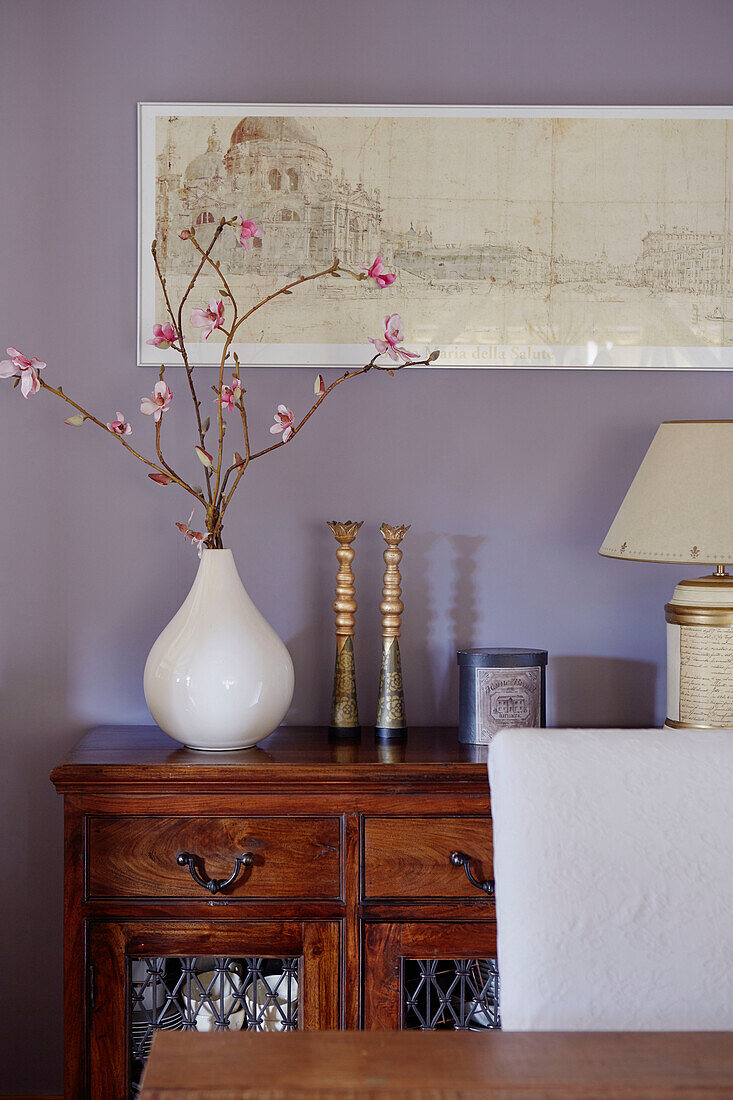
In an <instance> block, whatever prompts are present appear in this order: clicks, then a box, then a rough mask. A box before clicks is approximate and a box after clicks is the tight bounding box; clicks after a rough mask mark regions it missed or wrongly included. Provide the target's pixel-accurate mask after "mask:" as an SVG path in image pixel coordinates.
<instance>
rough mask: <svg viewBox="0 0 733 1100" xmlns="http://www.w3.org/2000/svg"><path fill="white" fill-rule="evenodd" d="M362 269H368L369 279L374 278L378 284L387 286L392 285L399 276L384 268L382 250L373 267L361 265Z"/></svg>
mask: <svg viewBox="0 0 733 1100" xmlns="http://www.w3.org/2000/svg"><path fill="white" fill-rule="evenodd" d="M361 270H362V271H366V273H367V279H374V282H375V283H376V284H377V286H381V287H385V286H391V285H392V283H393V282H394V281H395V279H396V278H397V276H396V275H390V274H389V273H388V272H387V271H385V270H384V263H383V259H382V253H381V252H380V253H379V255H378V256H377V258H376V259H375V261H374V263H373V264H372V266H371V267H364V265H363V264H362V265H361Z"/></svg>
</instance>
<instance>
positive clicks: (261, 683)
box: [143, 550, 295, 751]
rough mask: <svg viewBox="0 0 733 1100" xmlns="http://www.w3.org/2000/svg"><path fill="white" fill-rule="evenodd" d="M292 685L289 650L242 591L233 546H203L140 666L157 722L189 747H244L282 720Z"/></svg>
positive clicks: (290, 696) (248, 746)
mask: <svg viewBox="0 0 733 1100" xmlns="http://www.w3.org/2000/svg"><path fill="white" fill-rule="evenodd" d="M294 683H295V677H294V673H293V662H292V661H291V659H290V654H289V653H288V651H287V649H286V648H285V645H284V644H283V642H282V641H281V640H280V638H279V637H278V636H277V634H276V633H275V631H274V630H273V629H272V627H271V626H270V624H269V623H268V622H266V621H265V619H264V618H263V617H262V615H260V613H259V611H258V610H257V608H256V607H255V605H254V604H253V603H252V601H251V599H250V598H249V596H248V595H247V593H246V592H245V590H244V585H243V584H242V582H241V580H240V578H239V573H238V572H237V567H236V565H235V564H234V558H233V557H232V552H231V550H204V552H203V554H202V557H201V562H200V564H199V568H198V573H197V574H196V579H195V581H194V582H193V587H192V588H191V591H190V592H189V594H188V596H187V597H186V600H185V602H184V603H183V606H182V607H181V609H180V611H179V612H178V613H177V614H176V615H174V617H173V618H172V619H171V621H170V623H169V624H168V626H167V627H166V628H165V630H164V631H163V633H162V634H161V635H160V637H159V638H158V639H157V641H156V642H155V644H154V645H153V648H152V649H151V650H150V653H149V655H148V659H147V662H146V664H145V674H144V677H143V685H144V689H145V699H146V702H147V704H148V707H149V708H150V713H151V714H152V716H153V718H154V719H155V721H156V722H157V723H158V725H159V726H160V728H161V729H162V730H163V731H164V732H165V733H167V734H168V735H169V736H170V737H173V738H174V739H175V740H176V741H180V742H181V743H182V744H184V745H187V746H188V747H189V748H192V749H204V750H207V751H216V750H225V749H247V748H250V747H251V746H252V745H256V744H257V742H258V741H261V740H262V738H263V737H267V735H268V734H269V733H272V731H273V730H274V729H276V728H277V726H279V725H280V723H281V722H282V720H283V718H284V717H285V715H286V713H287V710H288V707H289V706H290V702H291V700H292V698H293V687H294Z"/></svg>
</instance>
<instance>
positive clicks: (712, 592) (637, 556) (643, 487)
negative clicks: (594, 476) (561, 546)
mask: <svg viewBox="0 0 733 1100" xmlns="http://www.w3.org/2000/svg"><path fill="white" fill-rule="evenodd" d="M599 553H601V554H603V555H605V556H606V557H609V558H628V559H629V560H631V561H665V562H675V563H679V564H680V565H684V564H693V563H700V562H704V563H711V564H712V565H714V566H715V567H716V568H715V572H713V573H711V574H709V575H708V576H704V577H697V578H695V579H694V580H683V581H680V582H679V584H678V585H677V587H676V588H675V590H674V595H673V596H672V599H671V600H670V602H669V603H668V604H666V605H665V609H664V610H665V613H666V619H667V721H666V723H665V725H667V726H671V727H673V728H675V729H728V728H731V727H733V576H730V575H729V574H728V573H727V571H726V565H727V564H729V563H731V562H733V420H669V421H666V422H665V423H663V424H661V425H660V426H659V429H658V431H657V434H656V435H655V436H654V439H653V440H652V443H651V446H650V447H649V450H648V451H647V453H646V455H645V457H644V461H643V462H642V464H641V466H640V467H639V469H638V471H637V473H636V477H635V478H634V480H633V481H632V483H631V486H630V488H629V491H628V492H627V494H626V496H625V497H624V500H623V503H622V505H621V507H620V508H619V510H618V513H617V515H616V518H615V519H614V521H613V523H612V524H611V529H610V530H609V532H608V534H607V535H606V538H605V539H604V542H603V545H602V546H601V548H600V551H599Z"/></svg>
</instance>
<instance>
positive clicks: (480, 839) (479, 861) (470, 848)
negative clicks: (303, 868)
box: [364, 817, 494, 899]
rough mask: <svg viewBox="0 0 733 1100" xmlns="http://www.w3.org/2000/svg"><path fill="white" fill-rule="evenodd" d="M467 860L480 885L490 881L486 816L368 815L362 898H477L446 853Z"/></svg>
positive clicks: (490, 871) (478, 895)
mask: <svg viewBox="0 0 733 1100" xmlns="http://www.w3.org/2000/svg"><path fill="white" fill-rule="evenodd" d="M454 851H459V852H465V853H466V854H467V855H470V856H471V857H472V858H471V873H472V874H473V875H474V877H475V878H477V879H479V881H483V880H484V879H490V878H492V877H493V856H494V853H493V846H492V841H491V818H490V817H436V818H433V817H414V818H410V819H405V818H404V817H369V818H367V819H366V820H365V822H364V881H365V897H367V898H471V899H475V898H477V897H478V898H480V897H481V893H482V892H481V891H480V890H477V888H476V887H475V886H473V885H472V884H471V883H470V882H469V881H468V878H467V877H466V872H465V871H464V870H463V868H462V867H454V866H453V864H452V863H451V861H450V854H451V852H454Z"/></svg>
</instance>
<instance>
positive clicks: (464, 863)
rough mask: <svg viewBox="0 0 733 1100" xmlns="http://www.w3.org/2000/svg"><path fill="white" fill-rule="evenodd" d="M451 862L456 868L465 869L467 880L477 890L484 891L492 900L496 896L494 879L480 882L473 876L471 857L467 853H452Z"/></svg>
mask: <svg viewBox="0 0 733 1100" xmlns="http://www.w3.org/2000/svg"><path fill="white" fill-rule="evenodd" d="M450 861H451V863H452V864H453V866H454V867H462V868H463V870H464V871H465V872H466V878H467V879H468V881H469V882H470V883H471V885H472V886H475V887H476V889H477V890H483V891H484V893H486V894H488V895H489V897H490V898H491V897H493V896H494V880H493V878H487V879H486V882H479V880H478V879H477V878H476V877H475V876H474V875H472V874H471V857H470V856H467V855H466V853H465V852H451V854H450Z"/></svg>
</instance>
